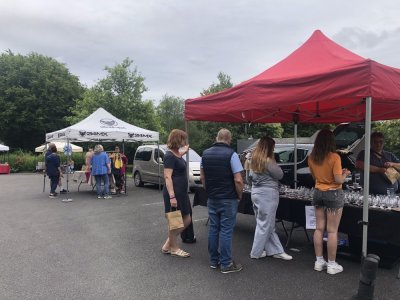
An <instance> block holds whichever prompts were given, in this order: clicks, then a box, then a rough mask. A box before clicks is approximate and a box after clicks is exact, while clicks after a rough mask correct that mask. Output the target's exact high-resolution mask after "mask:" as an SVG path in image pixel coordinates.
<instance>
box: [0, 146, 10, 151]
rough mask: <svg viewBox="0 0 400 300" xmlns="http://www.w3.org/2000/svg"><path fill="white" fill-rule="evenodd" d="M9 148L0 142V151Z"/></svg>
mask: <svg viewBox="0 0 400 300" xmlns="http://www.w3.org/2000/svg"><path fill="white" fill-rule="evenodd" d="M9 150H10V148H9V147H8V146H4V145H2V144H0V151H9Z"/></svg>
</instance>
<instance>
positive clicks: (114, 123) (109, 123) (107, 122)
mask: <svg viewBox="0 0 400 300" xmlns="http://www.w3.org/2000/svg"><path fill="white" fill-rule="evenodd" d="M100 123H101V124H103V125H106V126H109V127H115V126H117V125H118V122H117V121H115V120H113V119H101V120H100Z"/></svg>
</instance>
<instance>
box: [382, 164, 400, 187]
mask: <svg viewBox="0 0 400 300" xmlns="http://www.w3.org/2000/svg"><path fill="white" fill-rule="evenodd" d="M385 176H386V179H387V180H388V181H390V183H391V184H394V183H395V182H396V180H397V179H399V178H400V173H399V172H397V170H396V169H395V168H393V167H390V168H387V169H386V172H385Z"/></svg>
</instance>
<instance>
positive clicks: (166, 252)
mask: <svg viewBox="0 0 400 300" xmlns="http://www.w3.org/2000/svg"><path fill="white" fill-rule="evenodd" d="M161 253H163V254H171V250H169V249H164V248H161Z"/></svg>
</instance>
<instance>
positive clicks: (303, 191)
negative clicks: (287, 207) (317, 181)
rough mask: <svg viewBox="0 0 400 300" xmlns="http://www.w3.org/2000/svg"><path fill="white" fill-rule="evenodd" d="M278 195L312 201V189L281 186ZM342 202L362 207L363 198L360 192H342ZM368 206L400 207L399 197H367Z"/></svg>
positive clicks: (393, 195)
mask: <svg viewBox="0 0 400 300" xmlns="http://www.w3.org/2000/svg"><path fill="white" fill-rule="evenodd" d="M279 193H280V194H281V195H284V196H285V197H287V198H291V199H304V200H310V201H311V200H312V198H313V195H314V188H311V189H309V188H306V187H299V188H297V189H292V188H290V187H288V186H285V185H281V186H280V189H279ZM344 200H345V204H347V205H355V206H362V205H363V203H364V201H363V200H364V196H363V194H362V192H361V191H355V190H346V191H344ZM368 206H369V207H371V208H377V209H391V208H397V207H400V197H399V196H397V195H395V194H388V195H369V196H368Z"/></svg>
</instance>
